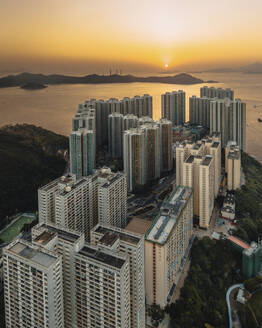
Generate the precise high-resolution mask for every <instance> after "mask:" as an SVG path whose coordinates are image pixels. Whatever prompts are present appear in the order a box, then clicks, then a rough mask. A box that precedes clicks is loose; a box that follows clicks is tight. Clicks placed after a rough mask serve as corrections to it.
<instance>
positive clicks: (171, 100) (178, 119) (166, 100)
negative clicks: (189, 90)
mask: <svg viewBox="0 0 262 328" xmlns="http://www.w3.org/2000/svg"><path fill="white" fill-rule="evenodd" d="M185 99H186V93H185V92H184V91H182V90H178V91H172V92H166V93H165V94H163V95H161V106H162V118H167V119H168V120H170V121H171V122H172V124H173V126H175V125H181V124H184V123H185V113H186V100H185Z"/></svg>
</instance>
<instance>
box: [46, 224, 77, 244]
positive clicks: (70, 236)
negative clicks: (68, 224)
mask: <svg viewBox="0 0 262 328" xmlns="http://www.w3.org/2000/svg"><path fill="white" fill-rule="evenodd" d="M43 227H45V228H47V229H48V230H49V232H53V233H56V234H57V235H58V237H59V238H61V239H64V240H67V241H70V242H75V241H76V240H77V239H78V238H79V237H80V234H77V233H73V232H70V231H67V230H64V229H59V228H58V227H55V226H52V225H49V224H43Z"/></svg>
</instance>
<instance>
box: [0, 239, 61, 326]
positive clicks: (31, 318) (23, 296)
mask: <svg viewBox="0 0 262 328" xmlns="http://www.w3.org/2000/svg"><path fill="white" fill-rule="evenodd" d="M3 257H4V295H5V321H6V328H32V327H37V328H63V327H64V309H63V276H62V257H61V256H58V255H55V254H54V253H53V252H50V251H48V250H47V249H44V248H42V247H39V246H36V245H33V244H32V243H29V242H26V241H24V240H23V239H16V240H15V241H13V242H12V243H10V244H9V245H8V246H7V247H6V248H4V250H3Z"/></svg>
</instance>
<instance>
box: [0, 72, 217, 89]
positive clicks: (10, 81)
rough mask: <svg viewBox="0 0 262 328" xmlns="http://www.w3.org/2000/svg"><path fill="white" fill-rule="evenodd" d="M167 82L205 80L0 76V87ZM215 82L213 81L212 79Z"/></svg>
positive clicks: (183, 77) (189, 77)
mask: <svg viewBox="0 0 262 328" xmlns="http://www.w3.org/2000/svg"><path fill="white" fill-rule="evenodd" d="M133 82H148V83H169V84H188V85H189V84H199V83H204V82H205V81H203V80H201V79H199V78H196V77H194V76H192V75H190V74H186V73H181V74H177V75H173V76H148V77H138V76H133V75H118V74H114V75H97V74H92V75H86V76H68V75H57V74H54V75H44V74H32V73H21V74H18V75H8V76H5V77H2V78H0V88H5V87H22V86H23V85H28V84H29V85H32V84H35V85H36V84H39V85H44V86H46V85H52V84H100V83H133ZM213 82H215V81H213Z"/></svg>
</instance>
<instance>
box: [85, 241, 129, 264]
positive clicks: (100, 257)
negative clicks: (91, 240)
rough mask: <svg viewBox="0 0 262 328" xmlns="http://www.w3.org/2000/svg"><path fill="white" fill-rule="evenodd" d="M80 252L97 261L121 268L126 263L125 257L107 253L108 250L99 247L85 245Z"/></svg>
mask: <svg viewBox="0 0 262 328" xmlns="http://www.w3.org/2000/svg"><path fill="white" fill-rule="evenodd" d="M79 254H81V255H84V256H86V257H88V258H90V259H93V260H95V261H98V262H101V263H104V264H107V265H110V266H113V267H116V268H118V269H121V268H122V266H123V265H124V264H125V260H124V258H121V257H119V256H117V255H113V254H110V253H107V252H106V251H101V250H99V249H98V248H94V247H90V246H88V245H85V246H84V247H83V248H82V249H81V250H80V251H79Z"/></svg>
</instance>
